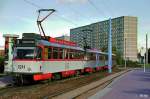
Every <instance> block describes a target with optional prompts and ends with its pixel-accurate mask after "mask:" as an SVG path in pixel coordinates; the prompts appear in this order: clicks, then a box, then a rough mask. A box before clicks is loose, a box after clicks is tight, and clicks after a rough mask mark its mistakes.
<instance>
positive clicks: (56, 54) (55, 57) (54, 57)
mask: <svg viewBox="0 0 150 99" xmlns="http://www.w3.org/2000/svg"><path fill="white" fill-rule="evenodd" d="M53 59H58V48H57V47H54V48H53Z"/></svg>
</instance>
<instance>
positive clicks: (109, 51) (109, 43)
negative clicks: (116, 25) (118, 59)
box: [108, 18, 112, 73]
mask: <svg viewBox="0 0 150 99" xmlns="http://www.w3.org/2000/svg"><path fill="white" fill-rule="evenodd" d="M111 28H112V27H111V18H110V19H109V41H108V70H109V73H112V32H111Z"/></svg>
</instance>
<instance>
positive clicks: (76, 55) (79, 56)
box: [74, 51, 84, 59]
mask: <svg viewBox="0 0 150 99" xmlns="http://www.w3.org/2000/svg"><path fill="white" fill-rule="evenodd" d="M83 58H84V52H82V51H75V53H74V59H83Z"/></svg>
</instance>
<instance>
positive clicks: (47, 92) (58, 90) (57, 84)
mask: <svg viewBox="0 0 150 99" xmlns="http://www.w3.org/2000/svg"><path fill="white" fill-rule="evenodd" d="M119 71H120V70H116V71H115V70H114V73H116V72H119ZM105 76H108V73H107V72H106V71H101V72H96V73H93V74H91V75H82V76H79V77H74V78H67V79H63V80H59V81H51V82H49V83H48V82H47V81H44V82H40V83H37V84H35V85H29V86H21V87H18V86H10V87H7V88H4V89H1V90H0V99H12V98H14V97H15V99H20V98H22V99H27V98H34V99H41V98H42V99H50V98H53V97H56V96H59V95H61V94H63V93H65V92H69V91H71V90H74V89H76V88H79V87H82V86H85V85H87V84H89V83H91V82H93V81H97V80H99V79H101V78H104V77H105ZM29 93H30V94H29ZM16 97H17V98H16Z"/></svg>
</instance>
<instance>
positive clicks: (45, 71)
mask: <svg viewBox="0 0 150 99" xmlns="http://www.w3.org/2000/svg"><path fill="white" fill-rule="evenodd" d="M7 36H8V35H7ZM47 38H48V40H43V39H41V37H40V35H37V34H34V33H24V34H23V37H22V39H16V38H15V42H14V41H13V42H12V43H13V44H9V43H8V41H6V43H5V44H6V46H7V47H6V48H5V50H7V51H6V53H5V54H6V56H7V58H8V59H6V61H5V63H6V64H5V72H7V73H12V74H13V76H14V77H15V78H16V81H17V82H20V83H24V82H26V81H30V80H34V81H40V80H46V79H60V78H65V77H69V76H73V75H78V74H82V73H91V72H94V71H99V70H101V69H107V53H104V52H100V51H98V50H91V49H86V50H84V49H83V48H80V47H78V46H77V45H76V43H74V42H70V41H64V40H57V39H55V38H51V37H47ZM13 40H14V39H13ZM10 46H11V47H10ZM12 46H13V47H12ZM10 51H11V52H12V61H11V60H9V59H10V58H11V57H10V56H11V53H10Z"/></svg>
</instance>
